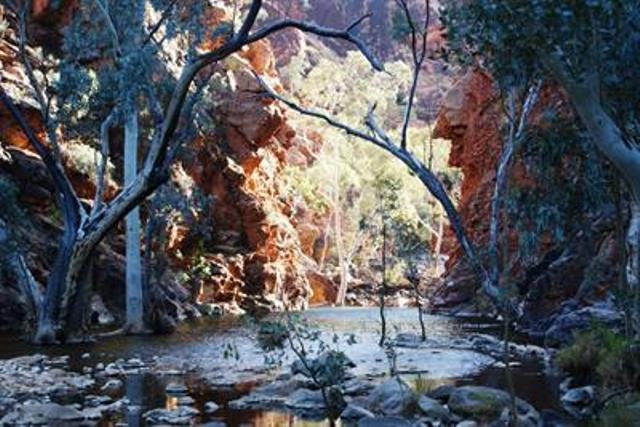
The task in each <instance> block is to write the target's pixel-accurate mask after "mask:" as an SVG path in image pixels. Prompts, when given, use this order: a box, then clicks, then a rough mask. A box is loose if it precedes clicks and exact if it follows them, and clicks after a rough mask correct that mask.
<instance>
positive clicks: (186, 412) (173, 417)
mask: <svg viewBox="0 0 640 427" xmlns="http://www.w3.org/2000/svg"><path fill="white" fill-rule="evenodd" d="M198 415H200V412H199V411H198V410H197V409H195V408H192V407H190V406H178V407H177V408H175V409H172V410H169V409H162V408H158V409H152V410H150V411H148V412H145V413H144V415H143V418H144V419H145V420H146V421H147V423H149V424H151V425H157V424H169V425H185V424H186V425H190V424H192V423H193V421H194V418H195V417H197V416H198Z"/></svg>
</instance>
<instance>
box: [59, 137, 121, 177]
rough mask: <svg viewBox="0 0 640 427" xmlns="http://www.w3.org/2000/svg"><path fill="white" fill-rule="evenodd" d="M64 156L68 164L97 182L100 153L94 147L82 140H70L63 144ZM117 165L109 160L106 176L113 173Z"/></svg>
mask: <svg viewBox="0 0 640 427" xmlns="http://www.w3.org/2000/svg"><path fill="white" fill-rule="evenodd" d="M62 150H63V156H64V158H65V161H66V162H67V165H68V166H70V167H71V168H72V169H74V170H76V171H78V172H80V173H81V174H83V175H85V176H87V177H89V179H90V180H91V181H92V182H95V179H96V175H97V173H98V172H97V171H98V162H99V161H100V153H99V152H98V151H97V150H96V149H95V148H93V147H91V146H90V145H87V144H83V143H80V142H68V143H65V144H64V145H63V149H62ZM114 169H115V166H114V165H113V163H111V162H110V161H109V162H107V171H106V176H107V177H109V175H111V174H112V173H113V170H114Z"/></svg>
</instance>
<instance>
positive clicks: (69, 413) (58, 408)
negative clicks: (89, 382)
mask: <svg viewBox="0 0 640 427" xmlns="http://www.w3.org/2000/svg"><path fill="white" fill-rule="evenodd" d="M84 419H85V416H84V415H83V414H82V412H80V411H78V410H77V409H76V408H74V407H73V406H71V405H65V406H63V405H59V404H57V403H38V404H31V405H27V404H24V405H19V406H17V407H16V408H14V410H13V411H12V412H10V413H8V414H7V415H5V416H4V417H3V418H2V419H1V420H0V425H2V426H12V425H45V424H52V423H58V424H61V423H70V422H73V421H82V420H84Z"/></svg>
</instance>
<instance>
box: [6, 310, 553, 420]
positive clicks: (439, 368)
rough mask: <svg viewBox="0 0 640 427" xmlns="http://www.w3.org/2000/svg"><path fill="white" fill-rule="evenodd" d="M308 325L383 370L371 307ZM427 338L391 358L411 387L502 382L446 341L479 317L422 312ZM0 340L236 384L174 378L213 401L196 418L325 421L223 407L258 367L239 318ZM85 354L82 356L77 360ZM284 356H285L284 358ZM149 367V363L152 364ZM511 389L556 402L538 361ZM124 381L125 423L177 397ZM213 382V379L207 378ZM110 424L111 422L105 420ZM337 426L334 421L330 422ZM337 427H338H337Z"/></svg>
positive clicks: (413, 318)
mask: <svg viewBox="0 0 640 427" xmlns="http://www.w3.org/2000/svg"><path fill="white" fill-rule="evenodd" d="M306 316H307V317H308V318H309V319H310V320H311V321H312V322H314V323H316V324H318V325H319V326H321V328H322V329H323V331H324V332H325V334H334V333H337V334H339V335H342V334H351V333H355V334H356V335H357V341H358V342H357V343H356V344H355V345H353V346H349V347H348V348H343V349H344V350H345V351H346V352H347V354H348V355H349V357H350V358H351V359H352V360H354V361H355V362H356V364H357V366H358V367H357V368H356V371H357V373H359V374H362V373H372V372H373V373H378V374H380V375H384V374H385V373H386V372H387V371H388V367H387V362H386V360H385V356H384V353H383V351H382V350H381V349H380V348H379V347H378V346H377V345H376V342H377V339H376V338H377V331H378V329H379V323H378V317H377V316H378V312H377V310H376V309H371V308H347V309H344V308H320V309H313V310H310V311H308V312H307V313H306ZM388 319H389V323H390V325H392V326H390V329H391V330H392V331H393V332H394V333H397V332H406V331H417V330H418V323H417V313H416V310H415V309H390V310H389V312H388ZM425 321H426V324H427V330H428V334H429V339H430V340H432V341H433V343H434V348H433V349H428V350H425V349H423V350H411V349H403V350H401V354H400V355H399V359H398V361H399V364H400V365H399V366H401V367H402V368H404V369H406V370H413V372H416V371H422V372H424V374H423V375H421V376H417V375H415V376H412V377H411V378H409V379H411V380H412V382H413V384H414V386H415V387H416V388H417V389H420V390H426V389H431V388H435V387H436V386H438V385H442V384H452V385H457V384H461V383H474V384H486V385H492V386H498V387H501V386H503V371H502V370H500V369H497V368H488V366H490V365H491V364H492V363H493V359H490V358H489V359H487V358H486V357H485V356H483V355H479V354H477V353H474V352H470V351H463V350H452V349H451V348H448V347H447V345H451V342H453V341H454V340H460V339H463V338H462V337H464V336H465V334H466V333H467V332H469V331H471V332H482V333H486V332H487V331H488V330H491V328H496V325H495V324H494V323H491V322H487V321H484V320H482V319H479V320H475V321H474V320H473V319H465V320H464V321H460V320H455V319H450V318H445V317H441V316H425ZM6 339H7V338H5V337H0V358H8V357H15V356H20V355H24V354H33V353H37V352H45V353H48V354H52V355H61V354H69V355H71V366H72V368H74V369H78V370H81V369H82V367H83V366H84V365H95V364H96V363H98V362H101V363H104V364H105V365H106V364H108V363H109V362H111V361H114V360H117V359H119V358H122V359H129V358H132V357H137V358H141V359H143V360H145V361H150V360H155V362H157V365H162V366H164V365H165V364H166V366H167V367H173V366H176V367H178V370H182V369H183V368H185V367H195V368H196V370H197V371H198V372H200V373H203V375H204V376H206V377H207V379H208V380H209V381H210V383H209V384H212V383H215V381H218V380H219V383H220V384H222V383H226V384H231V383H238V381H237V380H238V378H237V377H240V378H242V381H243V382H240V384H242V385H241V386H233V387H223V386H219V387H218V386H207V387H205V386H203V385H202V382H199V381H197V380H196V378H194V377H193V376H192V377H190V376H188V375H187V376H186V377H185V375H181V376H180V378H179V379H180V380H181V381H185V382H186V384H187V386H188V388H189V395H190V396H191V397H192V398H193V399H195V404H194V407H195V408H196V409H198V410H199V411H200V413H202V414H205V410H204V406H205V404H206V402H209V401H211V402H215V403H216V404H218V405H221V409H220V410H219V411H216V412H215V413H214V414H212V415H210V416H209V415H203V416H202V419H201V420H199V421H200V422H208V421H222V422H224V423H225V424H226V425H227V426H228V427H251V426H255V427H280V426H290V427H328V426H329V423H328V422H327V421H309V420H303V419H300V418H298V417H296V416H294V415H292V414H287V413H279V412H268V411H267V412H261V411H233V410H230V409H227V408H226V407H225V405H226V403H227V402H229V401H230V400H234V399H237V398H239V397H241V396H242V395H244V394H246V393H248V392H249V389H250V388H251V387H252V386H253V385H254V384H255V381H256V376H257V374H256V372H257V368H260V367H262V366H263V362H264V359H263V354H262V353H261V352H260V351H259V350H258V349H257V348H256V345H255V343H254V342H253V340H252V338H251V336H250V334H248V333H247V329H246V326H245V324H244V323H242V322H241V321H239V320H238V319H228V318H225V319H215V320H206V321H201V322H196V323H187V324H183V325H181V327H180V329H179V330H178V332H177V333H175V334H173V335H170V336H163V337H114V338H112V339H104V340H99V341H97V342H96V343H94V344H90V345H81V346H72V347H65V346H60V347H47V348H40V347H33V346H29V345H27V344H24V343H16V342H15V341H11V342H9V341H6V342H5V341H3V340H6ZM230 342H231V343H233V344H234V345H235V346H236V347H237V348H238V351H239V352H240V353H241V355H242V357H241V360H239V361H235V360H228V359H225V358H224V356H223V353H224V346H225V343H230ZM83 353H89V354H90V358H88V359H87V358H82V357H81V355H82V354H83ZM289 361H291V360H289ZM157 365H156V366H157ZM514 377H515V380H516V389H517V394H518V395H519V396H520V397H522V398H524V399H525V400H528V401H530V402H531V403H533V404H534V405H535V406H537V407H538V408H539V409H544V408H553V407H554V405H555V402H556V396H555V394H554V393H555V390H556V387H555V385H554V384H553V382H552V381H550V380H549V378H548V377H547V376H546V375H545V374H544V366H533V365H532V366H529V365H527V366H522V367H521V368H519V369H516V370H514ZM123 380H125V391H124V394H125V395H126V397H127V398H128V399H129V401H130V404H129V409H128V412H127V415H126V418H125V419H122V420H118V421H120V422H126V423H127V424H128V425H129V426H134V427H135V426H141V425H144V424H143V421H142V414H143V413H144V412H146V411H148V410H151V409H155V408H165V409H169V410H171V409H176V408H177V407H178V406H179V403H180V402H179V397H177V396H167V395H166V394H165V387H166V385H167V383H168V382H170V381H175V380H176V377H175V376H171V375H166V376H157V375H150V374H136V375H130V376H128V377H127V378H126V379H125V378H123ZM214 380H215V381H214ZM105 425H115V424H105ZM338 425H340V424H338ZM343 427H345V425H344V424H343Z"/></svg>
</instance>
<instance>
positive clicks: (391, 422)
mask: <svg viewBox="0 0 640 427" xmlns="http://www.w3.org/2000/svg"><path fill="white" fill-rule="evenodd" d="M358 427H413V424H412V423H411V422H409V421H408V420H407V419H405V418H401V417H375V418H362V419H361V420H360V421H358Z"/></svg>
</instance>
